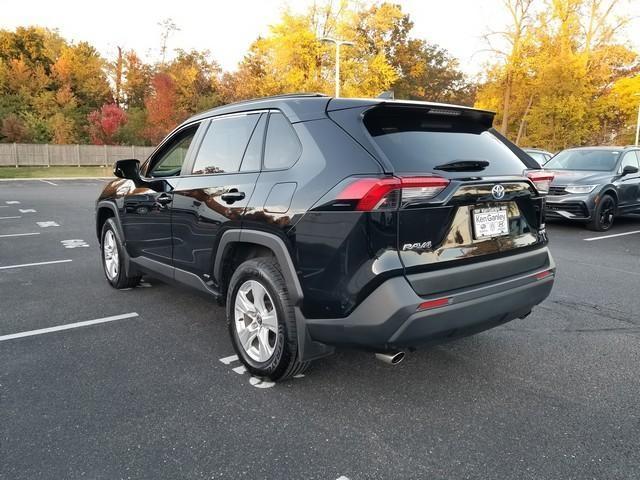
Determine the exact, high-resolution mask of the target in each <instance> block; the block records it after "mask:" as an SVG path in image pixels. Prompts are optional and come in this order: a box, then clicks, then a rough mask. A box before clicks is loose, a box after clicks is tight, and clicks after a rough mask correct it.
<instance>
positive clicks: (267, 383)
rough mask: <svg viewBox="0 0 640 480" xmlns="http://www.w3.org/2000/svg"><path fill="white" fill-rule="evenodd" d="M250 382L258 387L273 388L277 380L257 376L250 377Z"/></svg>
mask: <svg viewBox="0 0 640 480" xmlns="http://www.w3.org/2000/svg"><path fill="white" fill-rule="evenodd" d="M249 383H250V384H251V385H253V386H254V387H256V388H271V387H275V385H276V384H275V382H270V381H269V380H263V379H261V378H257V377H251V378H249Z"/></svg>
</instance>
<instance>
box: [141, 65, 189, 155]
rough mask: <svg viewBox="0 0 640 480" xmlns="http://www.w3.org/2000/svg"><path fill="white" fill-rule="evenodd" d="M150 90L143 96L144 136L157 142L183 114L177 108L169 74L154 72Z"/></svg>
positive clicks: (174, 90)
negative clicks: (145, 116)
mask: <svg viewBox="0 0 640 480" xmlns="http://www.w3.org/2000/svg"><path fill="white" fill-rule="evenodd" d="M151 87H152V92H151V94H149V95H148V96H147V98H145V101H144V104H145V106H146V107H147V128H146V129H145V131H144V136H145V138H146V139H147V140H149V141H150V142H151V143H153V144H157V143H159V142H160V140H162V139H163V138H164V136H165V135H166V134H167V133H169V131H170V130H171V129H172V128H173V127H175V126H176V124H177V123H178V122H179V121H180V120H181V119H182V117H183V115H182V112H180V111H179V110H178V108H177V95H176V85H175V82H174V81H173V78H171V76H170V75H168V74H166V73H156V74H155V75H154V76H153V79H152V80H151Z"/></svg>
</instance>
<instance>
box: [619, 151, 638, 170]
mask: <svg viewBox="0 0 640 480" xmlns="http://www.w3.org/2000/svg"><path fill="white" fill-rule="evenodd" d="M627 165H630V166H632V167H636V168H638V157H636V152H634V151H631V152H627V153H625V154H624V157H622V162H621V163H620V172H622V170H624V167H626V166H627Z"/></svg>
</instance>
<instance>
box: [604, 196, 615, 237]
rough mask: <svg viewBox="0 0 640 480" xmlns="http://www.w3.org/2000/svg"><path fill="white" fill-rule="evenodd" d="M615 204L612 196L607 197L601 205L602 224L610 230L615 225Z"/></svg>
mask: <svg viewBox="0 0 640 480" xmlns="http://www.w3.org/2000/svg"><path fill="white" fill-rule="evenodd" d="M614 210H615V204H614V202H613V200H612V199H611V198H608V197H606V198H605V199H604V200H603V203H602V205H601V206H600V225H601V226H602V228H603V229H605V230H608V229H609V228H611V225H613V216H614Z"/></svg>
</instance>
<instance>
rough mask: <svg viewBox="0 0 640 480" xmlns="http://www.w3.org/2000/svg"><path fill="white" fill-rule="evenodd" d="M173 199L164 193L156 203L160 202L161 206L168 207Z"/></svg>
mask: <svg viewBox="0 0 640 480" xmlns="http://www.w3.org/2000/svg"><path fill="white" fill-rule="evenodd" d="M172 200H173V199H172V198H171V195H167V194H166V193H163V194H162V195H160V196H158V198H156V202H158V203H159V204H160V205H167V204H169V203H171V201H172Z"/></svg>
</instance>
